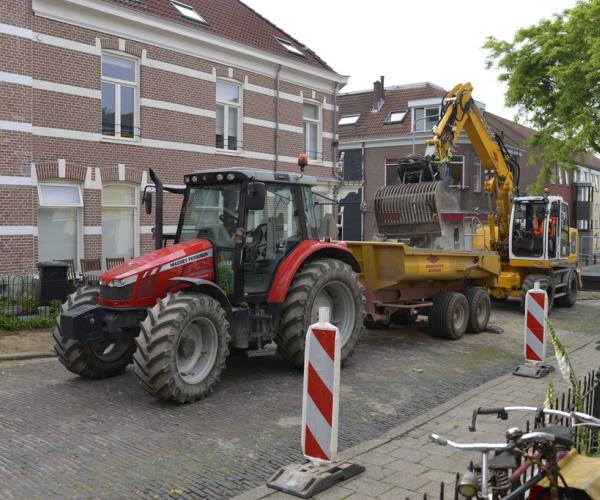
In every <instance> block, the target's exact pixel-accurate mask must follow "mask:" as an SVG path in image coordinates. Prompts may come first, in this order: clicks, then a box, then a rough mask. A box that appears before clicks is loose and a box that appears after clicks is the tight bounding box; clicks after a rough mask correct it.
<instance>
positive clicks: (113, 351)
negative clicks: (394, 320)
mask: <svg viewBox="0 0 600 500" xmlns="http://www.w3.org/2000/svg"><path fill="white" fill-rule="evenodd" d="M150 176H151V179H152V180H153V182H154V185H155V190H156V208H155V213H156V227H155V231H154V233H155V234H154V236H155V246H156V250H154V251H152V252H150V253H147V254H145V255H142V256H140V257H137V258H135V259H133V260H131V261H129V262H126V263H125V264H122V265H120V266H119V267H116V268H114V269H110V270H108V271H106V272H104V273H103V274H102V276H101V277H100V285H99V286H85V287H83V288H80V289H79V290H78V291H77V292H75V293H74V294H73V295H71V296H70V297H69V298H68V300H67V302H65V304H64V305H63V306H62V310H61V313H60V316H59V318H58V320H57V326H56V329H55V332H54V339H55V342H56V343H55V349H56V352H57V354H58V357H59V359H60V361H61V362H62V363H63V364H64V365H65V367H66V368H67V369H68V370H70V371H71V372H73V373H75V374H77V375H80V376H82V377H86V378H91V379H99V378H106V377H111V376H113V375H117V374H119V373H122V372H123V371H124V370H125V368H126V366H127V365H129V364H130V363H131V362H132V361H133V366H134V371H135V373H136V375H137V376H138V378H139V379H140V381H141V384H142V386H143V387H144V388H146V389H147V390H148V391H149V392H150V393H152V394H153V395H155V396H157V397H159V398H162V399H165V400H171V401H175V402H179V403H185V402H189V401H194V400H197V399H201V398H203V397H205V396H207V395H208V394H209V393H210V392H211V391H212V390H213V388H214V386H215V384H216V382H217V381H218V379H219V377H220V375H221V372H222V371H223V369H224V368H225V363H226V360H227V356H228V354H229V349H230V347H233V348H235V349H244V350H260V349H263V346H264V345H265V344H268V343H270V342H271V341H275V343H276V344H277V352H278V353H279V354H280V355H281V356H282V357H283V358H285V359H286V360H287V361H289V362H290V363H291V364H292V365H293V366H295V367H297V368H301V367H302V366H303V358H304V340H305V339H304V337H305V333H306V330H307V327H308V325H309V324H311V323H313V322H315V321H316V319H317V312H318V309H319V307H323V306H328V307H329V308H330V309H331V318H332V323H334V324H336V325H337V326H338V328H339V330H340V335H341V342H342V359H344V358H347V357H348V356H349V354H350V353H351V351H352V349H353V348H354V346H355V344H356V342H357V340H358V337H359V334H360V331H361V328H362V323H363V299H362V294H361V287H360V284H359V281H358V276H357V273H358V272H359V270H360V268H359V265H358V262H356V259H355V258H354V257H353V255H352V254H351V253H350V251H349V250H348V248H347V247H346V246H345V245H344V244H343V243H331V242H329V241H321V240H320V239H319V235H318V221H317V219H316V217H315V210H314V209H315V201H314V199H313V193H312V191H311V187H312V186H314V185H316V180H315V178H314V177H309V176H304V175H298V174H292V173H283V172H281V173H280V172H271V171H264V170H254V169H231V170H208V171H202V172H199V173H197V174H191V175H186V176H185V186H186V187H185V189H181V190H179V189H174V188H168V187H163V185H162V183H161V181H160V179H159V178H158V177H157V176H156V174H155V173H154V172H153V171H152V170H151V171H150ZM163 190H166V191H170V192H177V193H179V194H183V204H182V210H181V214H180V217H179V224H178V226H177V234H176V236H175V243H174V244H173V245H172V246H168V247H164V248H163V243H162V242H163V235H162V208H163V207H162V198H163ZM144 201H145V203H146V208H147V210H148V207H149V206H151V196H150V195H149V193H145V196H144Z"/></svg>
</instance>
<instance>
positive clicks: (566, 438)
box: [535, 425, 573, 449]
mask: <svg viewBox="0 0 600 500" xmlns="http://www.w3.org/2000/svg"><path fill="white" fill-rule="evenodd" d="M535 430H536V431H540V432H547V433H548V434H552V435H553V436H554V444H555V445H560V446H564V447H565V448H566V449H570V448H572V447H573V435H572V434H571V429H569V428H568V427H563V426H560V425H550V426H547V427H540V428H538V429H535Z"/></svg>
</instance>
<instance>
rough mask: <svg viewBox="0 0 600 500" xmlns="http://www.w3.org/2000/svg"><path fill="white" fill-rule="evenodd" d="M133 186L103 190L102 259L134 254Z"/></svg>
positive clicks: (135, 227) (135, 198)
mask: <svg viewBox="0 0 600 500" xmlns="http://www.w3.org/2000/svg"><path fill="white" fill-rule="evenodd" d="M136 219H137V194H136V188H135V186H128V185H121V184H119V185H117V184H114V185H105V186H104V187H103V189H102V256H103V257H104V260H106V259H107V258H115V257H123V258H124V259H125V260H126V261H127V260H130V259H132V258H133V257H134V256H135V255H136V254H137V251H136V247H137V235H138V234H139V232H138V224H137V222H136Z"/></svg>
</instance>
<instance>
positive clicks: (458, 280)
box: [346, 241, 500, 340]
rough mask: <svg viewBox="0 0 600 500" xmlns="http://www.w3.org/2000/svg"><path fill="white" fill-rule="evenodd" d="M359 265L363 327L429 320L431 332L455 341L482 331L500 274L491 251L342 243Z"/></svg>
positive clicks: (496, 261) (498, 259)
mask: <svg viewBox="0 0 600 500" xmlns="http://www.w3.org/2000/svg"><path fill="white" fill-rule="evenodd" d="M346 244H347V245H348V248H349V249H350V250H351V251H352V253H353V255H354V257H356V259H357V261H358V262H359V264H360V267H361V272H360V274H359V278H360V280H361V283H362V285H363V287H364V295H365V298H366V303H365V313H366V320H365V323H366V325H367V326H368V327H376V328H377V327H385V326H388V325H389V324H390V323H392V322H394V323H399V324H402V323H410V322H413V321H414V320H416V318H417V317H418V316H419V314H426V315H428V316H429V326H430V330H431V332H432V333H433V334H434V335H436V336H439V337H444V338H449V339H453V340H455V339H458V338H460V337H462V335H463V334H464V333H465V331H470V332H473V333H477V332H481V331H483V330H485V328H486V327H487V323H488V320H489V317H490V311H491V305H490V298H489V291H488V290H489V288H490V287H492V286H494V285H495V284H496V280H497V278H498V275H499V274H500V257H499V255H498V254H497V253H496V252H487V251H464V250H431V249H424V248H414V247H411V246H409V245H406V244H405V243H396V242H387V241H384V242H377V241H347V242H346Z"/></svg>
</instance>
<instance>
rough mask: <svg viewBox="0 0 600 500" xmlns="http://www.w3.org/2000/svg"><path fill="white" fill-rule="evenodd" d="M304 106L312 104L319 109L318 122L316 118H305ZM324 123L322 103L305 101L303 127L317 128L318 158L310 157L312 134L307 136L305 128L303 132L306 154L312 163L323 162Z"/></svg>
mask: <svg viewBox="0 0 600 500" xmlns="http://www.w3.org/2000/svg"><path fill="white" fill-rule="evenodd" d="M304 104H311V105H313V106H316V107H317V113H318V118H317V119H316V120H315V119H314V118H307V117H306V116H304ZM322 122H323V109H322V106H321V103H320V102H319V101H313V100H309V99H305V100H304V101H303V103H302V125H305V124H310V125H316V126H317V151H316V158H311V157H310V151H309V136H310V134H307V133H305V132H304V128H305V127H304V126H303V127H302V132H303V135H304V150H305V151H306V154H307V155H308V159H309V160H312V161H316V162H322V161H323V125H322Z"/></svg>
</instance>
